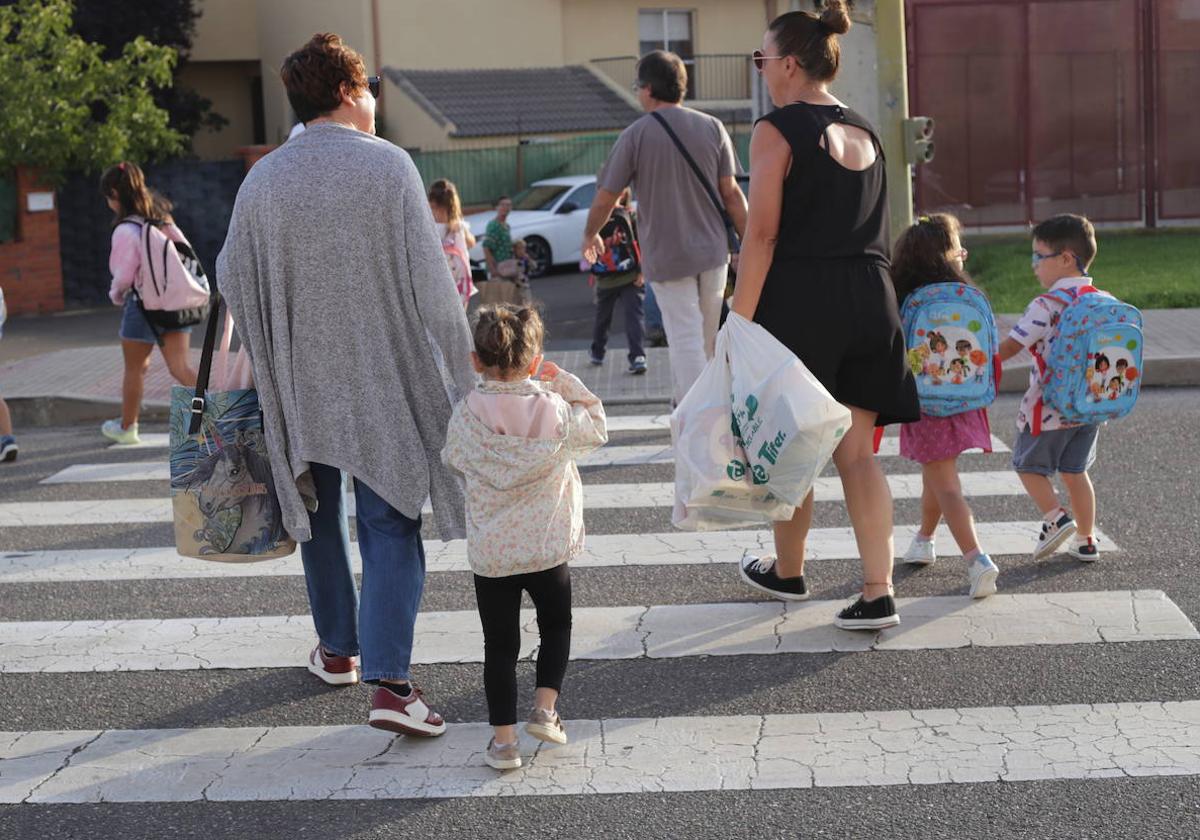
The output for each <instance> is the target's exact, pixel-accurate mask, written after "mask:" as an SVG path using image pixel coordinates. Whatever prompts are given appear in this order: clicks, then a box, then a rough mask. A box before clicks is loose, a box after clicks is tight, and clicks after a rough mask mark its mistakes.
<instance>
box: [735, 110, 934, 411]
mask: <svg viewBox="0 0 1200 840" xmlns="http://www.w3.org/2000/svg"><path fill="white" fill-rule="evenodd" d="M763 119H764V120H767V121H768V122H770V123H771V124H772V125H773V126H775V128H777V129H778V130H779V132H780V133H781V134H782V135H783V136H784V138H786V139H787V141H788V145H790V146H791V149H792V167H791V170H790V171H789V172H788V175H787V178H786V179H785V180H784V182H783V208H782V214H781V216H780V220H779V238H778V241H777V242H776V245H775V254H774V257H773V259H772V261H771V268H770V270H769V271H768V272H767V278H766V282H765V283H764V285H763V291H762V297H761V298H760V299H759V302H758V309H757V310H756V311H755V313H754V320H755V321H756V322H757V323H759V324H761V325H762V326H763V327H765V328H766V329H767V330H768V331H769V332H770V333H771V334H772V335H774V336H775V337H776V338H777V339H779V340H780V341H781V342H782V343H783V344H785V345H786V346H787V347H788V348H789V349H790V350H791V351H792V352H793V353H795V354H796V355H797V356H798V357H799V358H800V360H801V361H803V362H804V364H805V365H806V366H807V367H808V369H809V370H811V371H812V373H813V375H814V376H816V377H817V379H819V380H820V381H821V384H823V385H824V386H825V387H826V389H828V391H829V393H831V394H832V395H833V397H834V399H836V400H837V401H838V402H840V403H843V404H845V405H853V406H857V407H859V408H863V409H867V410H868V411H877V412H879V418H878V420H877V421H876V425H879V426H884V425H887V424H889V423H908V422H912V421H915V420H918V419H919V418H920V406H919V403H918V401H917V386H916V382H915V381H914V380H913V375H912V371H911V370H910V369H909V366H908V362H907V360H906V359H905V350H904V334H903V331H902V329H901V326H900V313H899V310H898V308H897V305H896V294H895V292H894V290H893V289H892V281H891V277H890V276H889V274H888V268H889V261H888V247H889V242H890V236H889V234H888V207H887V179H886V172H885V168H884V162H883V149H882V147H881V146H880V143H879V139H878V137H877V136H876V134H875V131H874V129H872V128H871V126H870V124H869V123H868V122H867V121H866V120H864V119H863V118H862V117H861V116H859V115H858V114H856V113H855V112H854V111H852V110H850V109H849V108H843V107H841V106H838V105H810V104H808V103H805V102H797V103H795V104H793V105H788V106H787V107H785V108H780V109H779V110H777V111H773V112H771V113H770V114H767V115H766V116H764V117H763ZM834 122H840V123H843V124H845V125H851V126H856V127H858V128H861V129H863V130H864V131H866V132H868V133H869V134H870V135H871V138H872V140H873V141H874V143H875V148H876V152H877V154H876V160H875V162H874V163H873V164H872V165H871V166H869V167H868V168H867V169H865V170H863V171H861V172H856V171H854V170H851V169H847V168H846V167H844V166H842V165H841V164H840V163H838V162H837V161H836V160H835V159H834V158H833V157H832V156H830V155H829V153H828V152H826V150H825V149H824V148H822V147H821V146H820V142H821V138H822V137H823V136H824V135H825V130H826V128H828V126H829V125H830V124H831V123H834Z"/></svg>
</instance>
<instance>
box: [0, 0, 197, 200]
mask: <svg viewBox="0 0 1200 840" xmlns="http://www.w3.org/2000/svg"><path fill="white" fill-rule="evenodd" d="M72 11H73V8H72V4H71V1H70V0H17V2H16V3H13V4H10V5H4V6H0V172H2V171H5V170H8V169H11V168H12V167H14V166H19V165H24V166H31V167H35V168H38V169H40V170H42V172H43V173H44V177H46V178H47V179H48V180H50V181H52V182H57V181H61V180H62V178H63V177H64V176H65V174H66V173H67V172H70V171H73V170H81V171H85V172H96V171H99V170H100V169H102V168H103V167H105V166H107V165H109V164H111V163H113V162H114V161H118V160H122V159H133V160H138V161H145V160H154V159H158V158H161V157H164V156H167V155H170V154H175V153H178V152H179V151H181V150H182V149H184V148H185V138H184V136H183V135H182V134H181V133H180V132H178V131H175V130H174V129H172V128H171V127H170V126H169V117H168V114H167V111H166V110H164V109H163V108H161V107H159V106H158V105H157V104H155V101H154V93H155V91H156V90H157V89H162V88H167V87H169V86H170V85H171V80H172V68H173V67H174V66H175V62H176V59H177V54H176V52H175V50H173V49H171V48H170V47H165V46H156V45H154V44H152V43H150V42H149V41H148V40H146V39H145V38H143V37H140V36H139V37H137V38H134V39H133V40H131V41H129V42H128V43H126V44H125V45H124V47H123V48H122V50H121V52H120V55H119V56H117V57H114V58H110V59H107V60H106V59H105V58H104V47H103V46H102V45H100V44H93V43H89V42H87V41H85V40H84V39H83V38H82V37H80V36H79V35H77V34H74V32H73V31H72Z"/></svg>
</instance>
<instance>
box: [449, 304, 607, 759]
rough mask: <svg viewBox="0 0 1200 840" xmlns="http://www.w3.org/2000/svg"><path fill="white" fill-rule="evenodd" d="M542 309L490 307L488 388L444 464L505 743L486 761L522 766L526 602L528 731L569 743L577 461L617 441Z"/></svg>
mask: <svg viewBox="0 0 1200 840" xmlns="http://www.w3.org/2000/svg"><path fill="white" fill-rule="evenodd" d="M542 334H543V328H542V320H541V318H540V317H539V316H538V314H537V312H536V311H535V310H534V309H531V308H528V307H524V308H516V307H513V306H510V305H506V304H500V305H496V306H484V307H482V308H481V309H480V310H479V314H478V320H477V322H476V324H475V329H474V339H475V352H473V353H472V354H471V358H472V361H473V362H474V363H475V369H476V370H477V371H479V372H480V373H481V374H483V381H482V382H481V383H480V384H479V386H478V387H477V388H476V390H475V391H473V392H471V394H470V395H468V396H467V398H466V399H465V400H463V401H461V402H460V403H459V404H458V406H457V407H456V408H455V410H454V414H453V416H452V417H451V418H450V426H449V429H448V430H447V432H446V447H445V449H444V450H443V451H442V460H443V461H445V463H446V464H447V466H449V467H450V468H451V469H454V470H456V471H457V472H459V473H461V474H462V475H463V476H464V477H465V478H466V483H467V559H468V561H469V562H470V564H471V569H472V571H474V573H475V598H476V602H477V604H478V606H479V617H480V620H481V622H482V624H483V638H484V666H483V683H484V691H485V693H486V694H487V701H488V720H489V722H490V723H491V724H492V727H493V728H494V735H493V737H492V739H491V740H490V741H489V742H488V746H487V751H486V753H485V756H484V760H485V761H486V762H487V764H488V765H489V766H491V767H494V768H496V769H497V770H512V769H516V768H518V767H520V766H521V754H520V751H519V750H518V747H517V729H516V724H517V678H516V667H517V657H518V655H519V654H520V648H521V619H520V609H521V592H522V590H524V591H526V592H528V593H529V596H530V598H532V599H533V604H534V607H535V608H536V609H537V622H538V632H539V635H540V637H541V641H540V644H539V647H538V661H537V692H536V694H535V695H534V708H533V712H532V714H531V715H530V718H529V721H528V722H527V723H526V724H525V731H526V732H528V733H529V734H530V735H532V736H533V737H535V738H537V739H539V740H542V741H547V742H550V743H555V744H565V743H566V742H567V734H566V730H565V729H564V728H563V724H562V719H561V718H560V717H559V715H558V712H557V710H556V709H555V705H556V703H557V701H558V695H559V692H560V691H561V690H562V682H563V676H564V675H565V673H566V670H567V659H568V657H569V655H570V649H571V576H570V571H569V570H568V567H567V561H568V560H570V559H571V558H572V557H574V556H576V555H577V554H579V552H581V551H582V550H583V486H582V482H581V481H580V479H579V470H578V468H577V467H576V466H575V459H576V458H579V457H580V456H582V455H584V454H586V453H588V452H590V451H592V450H593V449H596V448H597V447H599V446H602V445H603V444H604V443H606V442H607V441H608V432H607V430H606V426H605V419H604V407H603V406H602V405H601V404H600V399H599V398H598V397H596V395H594V394H593V393H591V392H590V391H588V389H587V388H585V387H584V386H583V383H581V382H580V381H579V380H578V379H576V378H575V377H574V376H572V375H571V374H569V373H567V372H566V371H564V370H560V369H559V368H558V367H557V366H556V365H554V364H553V363H551V362H543V360H542Z"/></svg>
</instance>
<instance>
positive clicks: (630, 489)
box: [0, 465, 1025, 528]
mask: <svg viewBox="0 0 1200 840" xmlns="http://www.w3.org/2000/svg"><path fill="white" fill-rule="evenodd" d="M104 466H105V467H106V468H107V467H108V466H110V465H104ZM111 466H114V467H115V466H120V465H111ZM960 478H961V481H962V488H963V493H964V495H966V496H967V497H968V498H978V497H981V496H1020V495H1022V494H1023V493H1024V492H1025V489H1024V487H1023V486H1022V485H1021V480H1020V479H1019V478H1017V475H1016V473H1014V472H1012V471H1010V470H981V471H979V472H965V473H963V474H962V475H961V476H960ZM89 481H90V479H89ZM887 482H888V486H889V487H890V488H891V491H892V498H894V499H919V498H921V476H920V474H919V473H890V474H888V476H887ZM813 494H814V498H815V499H816V500H817V501H818V502H838V501H841V500H842V499H843V498H845V494H844V493H843V490H842V482H841V479H839V478H838V477H837V476H822V477H821V478H818V479H817V481H816V483H815V484H814V485H813ZM583 495H584V505H585V507H586V508H587V509H588V510H606V509H611V508H645V507H670V506H671V505H673V504H674V502H675V485H674V484H672V483H670V482H665V481H662V482H643V483H641V484H627V483H617V484H585V485H584V490H583ZM350 504H351V510H353V497H351V501H350ZM430 511H431V508H430V507H429V505H428V504H427V505H426V506H425V508H424V511H423V512H424V513H429V512H430ZM170 521H171V502H170V499H167V498H159V499H108V500H89V501H84V502H74V501H65V502H59V501H54V502H3V503H0V527H14V528H15V527H21V526H25V527H50V526H57V525H85V524H86V525H126V524H128V525H133V524H139V523H150V522H170Z"/></svg>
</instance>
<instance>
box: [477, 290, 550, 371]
mask: <svg viewBox="0 0 1200 840" xmlns="http://www.w3.org/2000/svg"><path fill="white" fill-rule="evenodd" d="M544 334H545V327H544V326H543V324H542V316H540V315H538V312H537V310H536V309H534V308H533V307H531V306H522V307H517V306H512V305H510V304H505V303H499V304H494V305H491V306H482V307H480V308H479V312H478V314H477V315H476V321H475V330H474V334H473V337H474V339H475V352H476V353H477V354H479V361H480V362H482V363H483V366H484V367H488V368H499V369H500V370H501V371H504V372H510V371H519V370H521V369H522V368H526V367H528V366H529V364H530V362H532V361H533V358H534V356H536V355H537V354H538V353H540V352H542V338H543V336H544Z"/></svg>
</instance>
